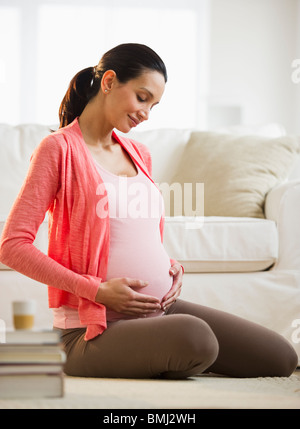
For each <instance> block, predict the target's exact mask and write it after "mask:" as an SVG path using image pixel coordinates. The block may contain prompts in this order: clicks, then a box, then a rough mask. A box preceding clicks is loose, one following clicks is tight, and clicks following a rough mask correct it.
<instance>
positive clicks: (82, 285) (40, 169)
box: [0, 135, 100, 301]
mask: <svg viewBox="0 0 300 429" xmlns="http://www.w3.org/2000/svg"><path fill="white" fill-rule="evenodd" d="M66 150H67V144H66V142H64V141H63V139H62V137H61V138H60V139H59V138H57V137H54V136H51V135H50V136H48V137H46V138H45V139H44V140H43V141H42V142H41V143H40V145H39V146H38V147H37V148H36V150H35V152H34V153H33V156H32V158H31V162H30V166H29V170H28V173H27V176H26V178H25V180H24V183H23V185H22V188H21V190H20V192H19V195H18V196H17V198H16V200H15V202H14V204H13V206H12V209H11V211H10V213H9V216H8V218H7V221H6V224H5V227H4V230H3V233H2V237H1V241H0V261H1V262H2V263H3V264H5V265H7V266H9V267H10V268H12V269H14V270H16V271H18V272H20V273H21V274H24V275H25V276H27V277H30V278H32V279H34V280H36V281H38V282H41V283H44V284H46V285H48V286H53V287H55V288H58V289H62V290H65V291H67V292H71V293H72V294H75V295H77V296H79V297H82V298H86V299H89V300H92V301H94V300H95V296H96V294H97V291H98V287H99V285H100V279H97V278H95V277H93V276H88V275H80V274H77V273H75V272H73V271H72V270H70V269H68V268H66V267H64V266H62V265H61V264H59V263H58V262H56V261H54V260H53V259H52V258H50V257H49V256H47V255H45V254H44V253H43V252H41V251H40V250H38V249H37V248H36V247H35V245H34V244H33V242H34V240H35V237H36V234H37V231H38V229H39V227H40V225H41V223H42V222H43V220H44V218H45V215H46V212H47V211H48V209H49V208H50V206H51V205H52V204H54V201H55V197H56V194H57V191H58V189H59V187H60V176H61V171H62V169H63V160H64V156H65V152H66Z"/></svg>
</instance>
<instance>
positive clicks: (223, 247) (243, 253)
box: [164, 216, 278, 273]
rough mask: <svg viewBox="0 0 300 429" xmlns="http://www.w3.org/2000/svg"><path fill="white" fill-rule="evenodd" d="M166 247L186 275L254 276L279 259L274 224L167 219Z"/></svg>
mask: <svg viewBox="0 0 300 429" xmlns="http://www.w3.org/2000/svg"><path fill="white" fill-rule="evenodd" d="M164 246H165V248H166V250H167V252H168V254H169V255H170V257H172V258H174V259H176V260H177V261H179V262H180V263H181V264H182V265H183V266H184V269H185V272H198V273H204V272H250V271H263V270H266V269H268V268H270V267H271V266H272V265H273V264H274V263H275V262H276V260H277V257H278V237H277V227H276V224H275V222H274V221H271V220H268V219H258V218H257V219H256V218H240V217H238V218H233V217H214V216H212V217H199V218H193V217H181V216H178V217H166V221H165V232H164Z"/></svg>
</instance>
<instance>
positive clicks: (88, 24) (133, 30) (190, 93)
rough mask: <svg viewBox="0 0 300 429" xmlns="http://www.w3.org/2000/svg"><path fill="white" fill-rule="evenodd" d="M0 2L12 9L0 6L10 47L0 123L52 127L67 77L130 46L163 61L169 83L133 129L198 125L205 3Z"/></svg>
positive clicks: (2, 75) (2, 65) (0, 53)
mask: <svg viewBox="0 0 300 429" xmlns="http://www.w3.org/2000/svg"><path fill="white" fill-rule="evenodd" d="M1 1H2V3H5V1H7V5H9V4H10V5H11V4H13V7H8V6H6V7H3V6H2V5H0V16H1V18H0V25H1V27H0V28H1V30H0V31H1V36H2V38H1V40H11V42H10V46H9V47H8V46H1V50H0V88H1V93H2V91H3V95H2V94H1V101H0V103H1V106H0V112H1V118H0V122H9V123H19V122H38V123H44V124H56V123H57V122H58V109H59V105H60V102H61V100H62V98H63V96H64V94H65V92H66V90H67V87H68V84H69V81H70V80H71V78H72V77H73V76H74V75H75V74H76V73H77V72H78V71H79V70H81V69H83V68H85V67H89V66H93V65H96V64H97V63H98V61H99V60H100V58H101V56H102V55H103V53H104V52H106V51H107V50H108V49H110V48H111V47H113V46H115V45H117V44H119V43H126V42H137V43H145V44H147V45H149V46H150V47H152V48H153V49H154V50H155V51H156V52H157V53H158V54H159V55H160V56H161V57H162V58H163V60H164V62H165V63H166V66H167V69H168V76H169V81H168V84H167V86H166V91H165V94H164V97H163V99H162V101H161V103H160V105H159V107H157V108H154V109H153V111H152V113H151V120H150V121H149V122H148V123H144V124H143V125H141V127H140V128H141V129H142V127H144V129H146V128H167V127H180V128H185V127H186V128H190V127H196V126H199V125H201V121H203V120H204V116H203V114H202V113H201V100H202V97H203V95H204V91H205V76H206V72H207V70H206V69H207V67H206V64H207V61H206V58H207V49H206V48H207V46H205V40H206V39H207V38H206V34H207V28H206V20H205V17H206V15H207V11H208V8H207V1H206V0H202V1H199V0H185V1H182V0H177V1H176V0H170V1H169V0H165V1H163V2H161V1H156V0H152V1H151V2H150V3H149V2H148V1H144V0H131V1H128V2H126V6H124V1H122V0H111V1H110V2H107V1H101V0H98V1H94V0H85V2H84V3H82V2H79V1H76V0H69V1H67V0H65V1H60V2H58V1H49V0H48V1H46V0H45V1H44V0H31V1H30V2H23V1H22V0H18V1H17V0H10V1H9V0H1ZM24 3H26V5H24ZM3 24H4V26H3ZM2 33H3V34H2ZM199 64H201V68H200V67H199ZM8 69H9V70H13V71H14V76H8V75H7V70H8ZM13 82H14V85H13ZM12 86H13V91H12ZM7 106H9V108H7ZM16 106H18V108H16Z"/></svg>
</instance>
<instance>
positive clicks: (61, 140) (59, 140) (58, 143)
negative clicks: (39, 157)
mask: <svg viewBox="0 0 300 429" xmlns="http://www.w3.org/2000/svg"><path fill="white" fill-rule="evenodd" d="M73 125H74V124H70V125H68V126H66V127H64V128H59V129H57V130H55V131H52V132H51V133H50V134H48V135H47V136H46V137H44V139H43V140H42V141H41V142H40V144H39V146H38V147H37V150H42V151H45V152H53V151H54V152H56V153H60V154H61V153H64V152H66V150H67V149H68V147H69V146H70V145H72V142H73V140H74V134H76V131H75V129H74V126H73Z"/></svg>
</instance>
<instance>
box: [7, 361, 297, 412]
mask: <svg viewBox="0 0 300 429" xmlns="http://www.w3.org/2000/svg"><path fill="white" fill-rule="evenodd" d="M64 390H65V392H64V396H63V397H62V398H30V399H29V398H28V399H2V400H0V409H102V410H103V409H107V410H113V409H118V410H119V409H123V410H124V409H146V410H150V409H152V410H153V409H156V410H159V409H173V410H174V409H300V369H299V368H298V369H297V370H296V371H295V372H294V374H293V375H291V376H290V377H288V378H280V377H274V378H271V377H266V378H248V379H234V378H228V377H218V376H212V375H202V376H199V377H192V378H189V379H187V380H180V381H178V380H176V381H172V380H128V379H122V380H121V379H93V378H77V377H65V378H64Z"/></svg>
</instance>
